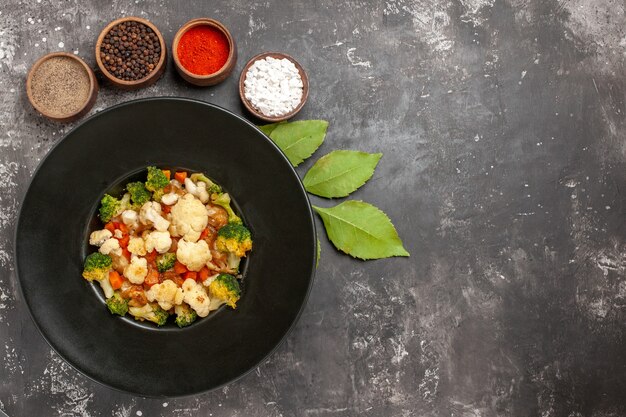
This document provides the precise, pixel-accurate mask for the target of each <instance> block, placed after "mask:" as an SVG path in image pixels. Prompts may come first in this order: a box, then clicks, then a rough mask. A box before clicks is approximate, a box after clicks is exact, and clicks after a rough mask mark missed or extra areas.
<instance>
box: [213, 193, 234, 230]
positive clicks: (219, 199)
mask: <svg viewBox="0 0 626 417" xmlns="http://www.w3.org/2000/svg"><path fill="white" fill-rule="evenodd" d="M214 197H215V198H211V203H213V204H215V205H217V206H221V207H222V208H223V209H224V210H226V213H228V222H229V223H241V217H239V216H237V215H236V214H235V212H234V211H233V209H232V207H231V206H230V196H229V195H228V193H223V194H219V195H214Z"/></svg>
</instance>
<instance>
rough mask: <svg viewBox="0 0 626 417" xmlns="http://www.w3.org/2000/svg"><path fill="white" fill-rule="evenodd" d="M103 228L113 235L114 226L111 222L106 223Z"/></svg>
mask: <svg viewBox="0 0 626 417" xmlns="http://www.w3.org/2000/svg"><path fill="white" fill-rule="evenodd" d="M104 228H105V229H107V230H108V231H109V232H111V233H115V224H113V223H112V222H108V223H107V224H105V225H104Z"/></svg>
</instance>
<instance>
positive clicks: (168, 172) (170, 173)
mask: <svg viewBox="0 0 626 417" xmlns="http://www.w3.org/2000/svg"><path fill="white" fill-rule="evenodd" d="M161 171H163V173H164V174H165V176H166V177H167V179H168V180H169V179H170V177H171V176H172V171H170V170H169V169H162V170H161Z"/></svg>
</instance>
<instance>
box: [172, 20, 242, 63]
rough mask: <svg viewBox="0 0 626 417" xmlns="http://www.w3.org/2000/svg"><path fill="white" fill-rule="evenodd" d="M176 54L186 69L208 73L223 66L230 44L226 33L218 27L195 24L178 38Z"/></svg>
mask: <svg viewBox="0 0 626 417" xmlns="http://www.w3.org/2000/svg"><path fill="white" fill-rule="evenodd" d="M176 54H177V55H178V60H179V61H180V63H181V65H182V66H183V67H184V68H185V69H186V70H187V71H189V72H191V73H194V74H196V75H209V74H213V73H214V72H217V71H219V70H220V69H221V68H222V67H223V66H224V64H225V63H226V60H227V59H228V55H229V54H230V46H229V44H228V39H227V38H226V35H224V34H223V33H222V32H221V31H220V30H219V29H217V28H214V27H212V26H207V25H202V26H195V27H192V28H191V29H189V30H188V31H187V32H185V34H184V35H183V36H182V37H181V38H180V41H179V42H178V49H177V50H176Z"/></svg>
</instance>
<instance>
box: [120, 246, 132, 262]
mask: <svg viewBox="0 0 626 417" xmlns="http://www.w3.org/2000/svg"><path fill="white" fill-rule="evenodd" d="M122 256H124V258H126V259H127V260H128V261H129V262H130V251H129V250H128V249H127V248H122Z"/></svg>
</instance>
